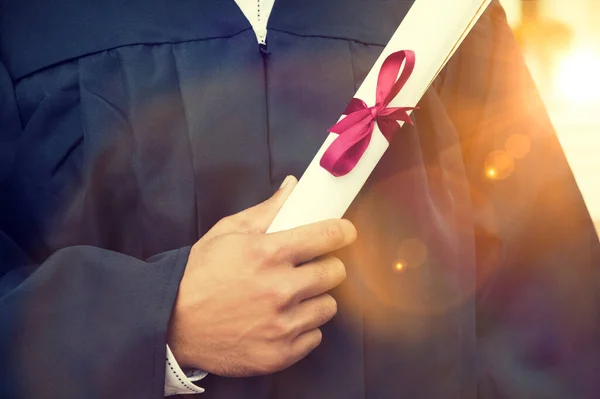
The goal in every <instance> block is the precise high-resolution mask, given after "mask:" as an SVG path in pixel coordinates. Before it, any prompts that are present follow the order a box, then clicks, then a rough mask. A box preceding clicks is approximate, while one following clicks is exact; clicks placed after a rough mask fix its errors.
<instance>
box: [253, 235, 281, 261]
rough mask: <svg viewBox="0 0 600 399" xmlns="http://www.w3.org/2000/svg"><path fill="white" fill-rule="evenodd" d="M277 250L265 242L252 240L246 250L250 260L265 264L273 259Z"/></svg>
mask: <svg viewBox="0 0 600 399" xmlns="http://www.w3.org/2000/svg"><path fill="white" fill-rule="evenodd" d="M274 251H275V248H274V247H273V245H271V244H270V243H269V242H268V241H265V240H251V241H250V242H249V245H248V247H247V248H246V252H247V256H248V257H249V258H250V259H253V260H256V261H260V262H265V261H268V260H269V259H271V258H272V257H273V252H274Z"/></svg>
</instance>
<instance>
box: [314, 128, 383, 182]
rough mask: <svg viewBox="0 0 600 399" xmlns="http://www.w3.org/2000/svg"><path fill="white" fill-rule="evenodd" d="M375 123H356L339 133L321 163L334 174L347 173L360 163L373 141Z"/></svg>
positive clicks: (342, 174) (341, 174) (337, 175)
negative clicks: (372, 134)
mask: <svg viewBox="0 0 600 399" xmlns="http://www.w3.org/2000/svg"><path fill="white" fill-rule="evenodd" d="M373 128H374V123H373V121H370V122H369V123H368V124H366V125H364V124H363V125H355V126H353V127H352V128H350V129H348V130H346V131H345V133H344V134H341V135H339V136H338V137H337V138H336V139H335V140H334V141H333V142H332V143H331V144H330V145H329V147H328V148H327V150H326V151H325V153H324V154H323V157H322V158H321V161H320V165H321V166H322V167H323V168H324V169H325V170H327V171H328V172H329V173H331V174H332V175H333V176H336V177H340V176H344V175H347V174H348V173H349V172H350V171H351V170H352V169H354V167H355V166H356V164H357V163H358V161H359V160H360V158H361V157H362V155H363V154H364V153H365V151H366V150H367V147H368V146H369V143H370V142H371V133H372V132H373Z"/></svg>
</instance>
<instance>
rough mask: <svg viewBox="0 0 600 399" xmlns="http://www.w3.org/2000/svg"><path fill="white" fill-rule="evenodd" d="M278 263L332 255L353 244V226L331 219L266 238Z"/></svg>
mask: <svg viewBox="0 0 600 399" xmlns="http://www.w3.org/2000/svg"><path fill="white" fill-rule="evenodd" d="M265 239H266V240H267V241H268V242H269V245H270V246H271V247H272V248H274V250H275V252H276V254H277V257H278V259H277V260H279V261H288V262H291V263H293V264H296V265H297V264H300V263H303V262H307V261H309V260H311V259H314V258H316V257H318V256H321V255H324V254H327V253H329V252H332V251H336V250H338V249H340V248H343V247H345V246H347V245H350V244H352V243H353V242H354V241H355V240H356V229H355V228H354V225H353V224H352V223H351V222H350V221H348V220H345V219H341V220H340V219H331V220H325V221H322V222H316V223H312V224H309V225H306V226H300V227H296V228H294V229H291V230H286V231H281V232H277V233H273V234H267V236H266V237H265Z"/></svg>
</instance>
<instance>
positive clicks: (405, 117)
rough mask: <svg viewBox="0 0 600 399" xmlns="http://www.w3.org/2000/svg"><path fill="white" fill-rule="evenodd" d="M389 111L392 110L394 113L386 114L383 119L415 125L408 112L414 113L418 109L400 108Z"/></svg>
mask: <svg viewBox="0 0 600 399" xmlns="http://www.w3.org/2000/svg"><path fill="white" fill-rule="evenodd" d="M388 109H390V110H391V111H392V112H390V113H386V115H383V116H384V118H382V119H394V120H397V121H402V122H404V123H409V124H411V125H412V124H413V121H412V119H411V118H410V115H409V114H408V112H409V111H412V110H414V109H416V108H414V107H400V108H388Z"/></svg>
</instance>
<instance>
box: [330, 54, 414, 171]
mask: <svg viewBox="0 0 600 399" xmlns="http://www.w3.org/2000/svg"><path fill="white" fill-rule="evenodd" d="M404 61H406V63H405V64H404V68H402V63H403V62H404ZM414 67H415V53H414V52H413V51H411V50H402V51H397V52H395V53H392V54H390V55H389V56H388V57H387V58H386V59H385V61H384V62H383V64H382V65H381V69H380V71H379V76H378V78H377V93H376V103H375V105H374V106H372V107H368V106H367V104H365V102H364V101H363V100H361V99H359V98H353V99H352V100H351V101H350V104H349V105H348V107H347V108H346V111H344V115H347V116H346V117H345V118H344V119H342V120H341V121H339V122H338V123H336V124H335V125H334V126H332V127H331V128H330V129H329V131H330V132H332V133H337V134H339V136H338V137H337V138H336V139H335V140H334V141H333V143H331V145H330V146H329V148H327V150H326V151H325V153H324V154H323V157H322V158H321V162H320V164H321V166H322V167H323V168H325V169H326V170H327V171H328V172H329V173H331V174H332V175H334V176H336V177H337V176H344V175H346V174H348V173H349V172H350V171H351V170H352V169H353V168H354V167H355V166H356V164H357V163H358V161H359V160H360V157H362V155H363V154H364V152H365V151H366V149H367V147H368V146H369V142H370V141H371V136H372V135H373V129H374V128H375V122H377V125H378V126H379V130H381V133H383V135H384V137H385V138H386V139H387V140H388V141H390V140H391V139H392V136H393V134H394V132H395V131H396V130H397V129H398V122H397V121H404V122H406V123H410V124H411V125H412V120H411V119H410V116H409V115H408V111H410V110H413V109H416V107H391V108H387V106H388V104H389V103H390V102H391V101H392V100H393V99H394V97H396V95H397V94H398V93H399V92H400V90H402V88H403V87H404V85H405V84H406V82H407V81H408V79H409V78H410V75H411V74H412V72H413V69H414ZM401 69H402V70H401ZM398 73H400V76H398Z"/></svg>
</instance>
